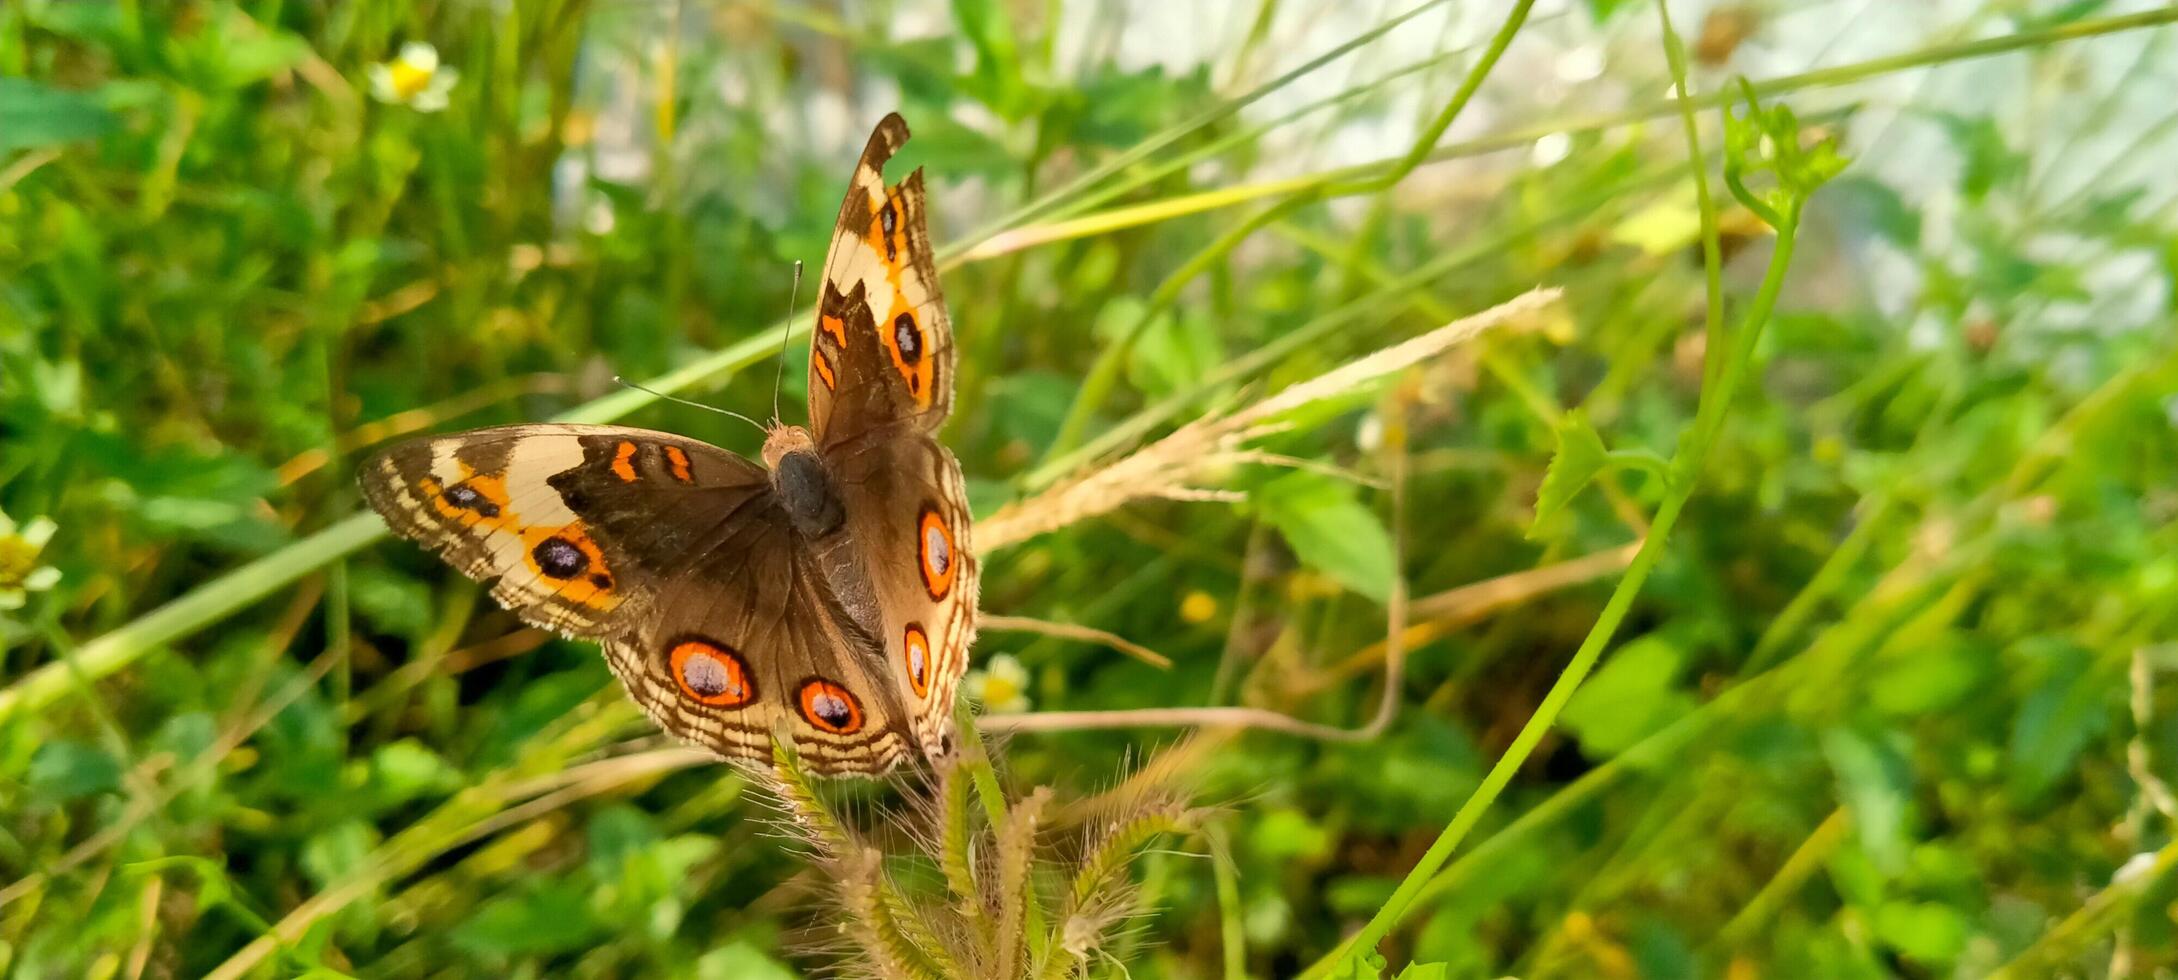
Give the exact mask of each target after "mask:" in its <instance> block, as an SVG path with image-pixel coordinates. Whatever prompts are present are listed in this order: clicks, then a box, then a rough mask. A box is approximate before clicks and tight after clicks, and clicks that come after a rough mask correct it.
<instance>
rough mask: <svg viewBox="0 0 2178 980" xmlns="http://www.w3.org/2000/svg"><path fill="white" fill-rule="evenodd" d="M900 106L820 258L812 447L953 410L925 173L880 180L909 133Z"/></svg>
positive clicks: (927, 424) (867, 156)
mask: <svg viewBox="0 0 2178 980" xmlns="http://www.w3.org/2000/svg"><path fill="white" fill-rule="evenodd" d="M907 138H908V129H907V123H905V122H903V121H901V119H900V117H899V115H898V114H894V115H889V116H886V117H885V118H884V120H883V121H882V122H879V123H878V124H877V129H876V130H875V131H874V132H872V133H871V134H870V141H869V144H868V145H867V146H866V147H864V148H863V151H862V159H861V160H860V161H859V162H858V163H857V164H856V165H855V172H854V176H853V177H852V178H851V179H850V180H849V183H848V188H847V196H846V199H845V200H844V201H842V202H841V204H840V209H839V223H838V225H837V226H835V228H834V230H833V233H832V247H831V250H830V251H829V252H828V253H827V254H826V256H825V260H824V279H823V282H822V283H821V284H820V285H819V287H818V288H819V290H820V293H819V295H818V300H817V328H816V330H815V331H813V332H812V334H811V337H810V354H809V422H810V429H811V430H812V432H813V433H814V435H815V436H816V441H817V445H818V446H819V447H820V448H830V447H834V446H837V445H839V444H841V443H842V442H845V441H847V440H851V439H854V438H857V437H859V436H864V435H867V434H868V433H870V432H871V431H873V430H875V429H878V428H882V427H887V426H890V425H891V424H893V423H906V424H907V425H908V426H910V427H911V428H914V429H917V430H919V431H922V432H935V431H936V430H937V428H938V427H939V426H940V425H942V424H944V422H945V417H946V415H947V414H948V413H950V412H951V411H952V410H953V324H952V319H951V318H950V317H949V316H948V315H947V313H946V309H945V297H944V295H943V294H942V293H941V292H940V291H939V288H938V269H937V264H936V262H935V261H934V257H933V254H932V251H931V246H930V233H929V230H928V227H927V220H926V217H925V214H924V208H923V173H922V171H921V170H917V171H915V172H913V173H911V174H909V175H908V177H907V179H906V180H903V181H901V182H900V183H898V184H896V185H893V186H891V187H887V186H886V185H885V173H884V171H885V162H886V161H887V160H890V159H891V158H892V155H893V154H894V153H896V152H898V151H899V149H900V147H901V145H902V144H904V143H906V142H907Z"/></svg>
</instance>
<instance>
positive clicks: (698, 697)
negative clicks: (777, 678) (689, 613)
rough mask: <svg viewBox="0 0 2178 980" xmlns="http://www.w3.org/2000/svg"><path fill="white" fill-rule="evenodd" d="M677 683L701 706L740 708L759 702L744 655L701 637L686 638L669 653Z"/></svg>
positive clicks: (684, 692) (668, 657) (679, 641)
mask: <svg viewBox="0 0 2178 980" xmlns="http://www.w3.org/2000/svg"><path fill="white" fill-rule="evenodd" d="M666 656H667V659H669V660H670V661H671V662H672V664H673V680H674V681H675V682H676V683H678V684H680V686H681V693H682V694H686V695H688V697H689V699H690V700H692V701H695V702H696V703H698V704H708V705H710V706H712V707H714V708H739V707H741V706H743V705H745V704H748V703H749V702H751V701H754V700H756V684H755V682H753V681H751V680H750V679H749V665H748V664H747V663H745V662H743V661H742V659H741V655H740V654H737V653H735V652H733V651H732V650H731V649H728V648H727V647H725V646H724V645H722V644H718V643H713V642H711V641H710V640H706V639H704V638H702V637H700V636H691V637H683V638H682V639H680V640H678V641H675V642H674V644H673V646H672V647H671V649H670V650H668V652H667V654H666Z"/></svg>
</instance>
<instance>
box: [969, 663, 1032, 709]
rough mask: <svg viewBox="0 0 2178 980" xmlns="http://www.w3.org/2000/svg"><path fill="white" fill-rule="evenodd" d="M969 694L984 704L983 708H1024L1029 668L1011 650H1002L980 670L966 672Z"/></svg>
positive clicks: (1026, 705)
mask: <svg viewBox="0 0 2178 980" xmlns="http://www.w3.org/2000/svg"><path fill="white" fill-rule="evenodd" d="M966 683H967V685H968V696H969V697H970V698H973V699H975V702H976V703H977V704H980V705H982V706H983V710H985V711H993V712H999V713H1012V712H1016V711H1027V710H1028V707H1029V699H1028V668H1026V667H1023V666H1021V661H1019V660H1016V659H1014V656H1013V654H1010V653H1001V654H999V655H998V656H995V657H992V658H991V662H990V665H989V666H987V667H984V668H983V669H982V670H971V671H969V672H968V679H967V681H966Z"/></svg>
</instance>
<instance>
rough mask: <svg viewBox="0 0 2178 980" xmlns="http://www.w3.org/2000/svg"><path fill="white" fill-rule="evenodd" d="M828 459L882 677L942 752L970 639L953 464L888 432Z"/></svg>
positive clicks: (935, 448) (970, 607)
mask: <svg viewBox="0 0 2178 980" xmlns="http://www.w3.org/2000/svg"><path fill="white" fill-rule="evenodd" d="M830 462H831V465H832V467H833V471H834V474H835V479H836V480H837V481H838V483H839V487H840V494H841V496H842V497H843V498H844V499H845V501H846V504H847V508H846V509H847V523H848V527H849V529H850V531H851V533H852V536H853V539H854V543H855V545H856V546H857V547H858V548H859V549H860V554H861V556H862V562H863V564H864V565H865V567H867V568H868V569H869V570H870V580H871V582H872V583H874V585H875V590H874V591H875V593H876V596H875V597H876V600H877V606H878V611H879V616H878V619H879V620H880V621H881V622H882V623H883V624H884V626H883V627H881V628H882V629H883V630H884V634H885V635H884V636H883V637H882V638H881V639H882V640H883V641H884V642H883V648H884V651H885V658H886V660H887V661H888V671H889V672H890V673H891V675H892V676H893V677H894V678H895V679H896V680H897V686H898V688H899V689H900V692H901V698H902V700H904V701H906V702H907V703H909V704H911V705H914V706H915V708H916V710H915V711H914V712H913V713H912V716H913V719H914V729H915V736H916V739H917V740H918V741H919V742H920V743H921V744H922V746H923V748H924V750H925V751H926V752H938V751H942V750H943V746H944V745H945V744H946V736H947V734H948V732H949V731H950V726H951V723H952V717H953V711H952V708H953V698H954V696H955V694H956V693H957V692H958V691H959V687H960V680H961V676H962V675H963V674H965V673H966V672H967V670H968V648H969V646H970V645H971V644H972V643H973V642H974V641H975V632H976V597H977V592H978V589H979V580H980V571H981V570H980V568H979V566H978V563H977V561H976V555H975V548H974V544H973V542H972V541H971V540H970V534H971V531H970V526H969V523H970V522H969V515H968V503H967V494H966V492H965V489H964V486H963V483H962V480H961V475H960V464H959V463H958V462H956V461H955V460H954V459H953V454H952V453H950V452H947V451H946V449H945V447H944V446H941V445H939V444H938V442H937V441H936V440H934V439H932V438H930V437H929V436H927V435H924V434H922V433H920V432H894V433H891V434H889V435H887V436H886V437H885V438H882V439H877V440H872V441H871V442H869V443H866V444H863V445H861V446H859V447H857V448H856V449H855V450H853V451H850V452H845V453H841V454H838V455H837V457H836V458H834V459H833V460H831V461H830Z"/></svg>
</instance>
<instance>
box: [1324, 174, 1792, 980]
mask: <svg viewBox="0 0 2178 980" xmlns="http://www.w3.org/2000/svg"><path fill="white" fill-rule="evenodd" d="M1696 159H1699V157H1698V156H1697V157H1696ZM1781 218H1782V223H1781V225H1780V226H1779V227H1778V229H1777V251H1776V252H1775V254H1773V255H1772V256H1771V257H1770V266H1769V269H1768V270H1767V271H1766V272H1765V273H1764V274H1763V277H1762V286H1761V288H1760V290H1759V291H1757V292H1756V294H1755V300H1754V305H1753V306H1752V307H1751V308H1750V309H1749V310H1748V311H1747V315H1746V317H1745V319H1744V320H1743V321H1742V323H1741V324H1740V326H1739V329H1738V330H1737V332H1736V333H1737V336H1736V337H1735V340H1734V343H1733V345H1732V349H1731V351H1730V353H1729V354H1728V355H1725V356H1727V357H1728V358H1729V359H1728V360H1727V361H1726V362H1725V365H1724V367H1723V368H1722V369H1721V371H1720V372H1719V375H1718V383H1717V385H1716V387H1715V388H1713V389H1707V390H1704V391H1703V393H1702V401H1701V405H1700V407H1699V408H1697V409H1696V410H1695V416H1694V424H1693V427H1692V429H1691V431H1690V432H1689V433H1688V435H1687V439H1686V441H1685V442H1684V443H1682V444H1681V445H1680V447H1679V451H1678V453H1677V454H1676V455H1675V456H1674V458H1673V463H1672V476H1671V478H1670V480H1669V481H1668V487H1667V490H1666V493H1665V496H1664V499H1663V501H1662V503H1661V504H1659V505H1658V507H1657V510H1656V518H1655V520H1654V522H1653V523H1652V524H1651V526H1650V529H1649V536H1648V538H1647V540H1645V541H1644V542H1643V543H1642V545H1641V551H1640V553H1639V554H1636V555H1635V556H1634V560H1633V563H1632V564H1631V565H1629V566H1627V568H1626V577H1625V578H1623V579H1621V580H1619V584H1618V587H1617V588H1616V589H1615V590H1613V591H1612V593H1611V598H1610V600H1609V601H1608V602H1606V603H1605V604H1604V607H1603V614H1602V615H1601V616H1599V617H1598V618H1597V620H1596V625H1595V626H1594V627H1593V628H1592V629H1590V630H1589V633H1588V637H1587V639H1585V640H1583V641H1582V642H1581V646H1580V649H1579V650H1578V651H1576V652H1575V653H1574V654H1573V659H1572V661H1571V662H1569V663H1567V664H1566V667H1565V670H1564V671H1562V672H1560V673H1559V675H1558V680H1557V681H1556V682H1555V683H1553V684H1552V685H1551V687H1550V691H1549V692H1548V693H1546V694H1545V695H1543V701H1542V703H1541V704H1539V705H1537V706H1536V708H1535V713H1534V715H1532V716H1530V717H1529V719H1528V722H1527V724H1526V725H1524V726H1522V727H1521V729H1520V734H1519V735H1517V736H1515V737H1514V738H1513V742H1512V745H1511V746H1510V747H1508V748H1507V749H1506V750H1505V754H1504V755H1502V756H1500V757H1499V758H1498V761H1497V764H1496V765H1494V766H1492V767H1491V768H1490V772H1489V774H1488V775H1486V776H1484V777H1483V780H1482V784H1481V785H1480V786H1479V787H1477V788H1476V790H1475V792H1474V793H1473V794H1472V795H1470V796H1469V797H1468V798H1467V802H1465V803H1463V804H1461V806H1460V809H1459V811H1458V812H1457V813H1455V814H1453V816H1452V822H1451V823H1449V824H1447V825H1446V826H1445V829H1444V831H1443V833H1441V834H1439V835H1438V837H1437V840H1436V841H1435V842H1434V843H1432V844H1430V846H1429V850H1428V851H1427V852H1425V853H1424V854H1423V855H1422V859H1421V860H1420V861H1419V862H1417V863H1416V864H1415V866H1414V868H1413V870H1411V871H1409V872H1408V873H1407V876H1406V878H1405V880H1403V881H1401V882H1400V883H1399V887H1398V889H1397V890H1395V891H1394V892H1392V896H1391V898H1390V900H1388V901H1386V902H1385V903H1384V905H1383V907H1382V908H1379V909H1377V912H1376V915H1374V916H1373V917H1371V918H1370V919H1369V922H1368V924H1366V925H1364V926H1362V928H1361V931H1360V932H1357V933H1355V934H1354V935H1353V936H1352V937H1351V938H1349V939H1348V940H1347V941H1346V942H1344V943H1342V944H1340V945H1339V946H1338V947H1337V948H1336V949H1334V950H1332V951H1331V953H1329V954H1328V955H1326V956H1325V957H1324V958H1323V959H1321V960H1318V961H1317V962H1316V964H1315V965H1314V966H1312V967H1310V968H1309V970H1308V972H1306V973H1304V974H1302V976H1303V977H1322V976H1324V975H1325V974H1326V973H1327V972H1328V971H1329V970H1330V968H1331V967H1332V966H1333V965H1335V964H1337V963H1338V962H1339V961H1340V960H1341V959H1343V958H1344V957H1345V956H1346V955H1347V954H1348V953H1349V952H1350V951H1352V950H1357V949H1373V948H1375V946H1376V944H1377V943H1378V942H1380V941H1382V940H1383V938H1384V936H1385V935H1386V934H1387V933H1389V932H1390V931H1391V928H1392V927H1393V926H1394V925H1397V924H1398V923H1399V921H1400V920H1401V919H1402V918H1404V917H1405V916H1406V913H1407V911H1408V910H1409V909H1410V908H1411V907H1412V906H1413V904H1414V901H1415V898H1416V896H1417V894H1418V893H1419V892H1420V891H1421V890H1422V889H1423V888H1424V887H1425V886H1426V885H1428V883H1429V880H1430V878H1431V877H1432V876H1434V875H1435V874H1436V873H1437V869H1439V868H1441V867H1443V866H1444V864H1445V862H1446V861H1447V860H1448V859H1450V858H1451V856H1452V852H1453V851H1455V850H1457V849H1458V847H1459V845H1460V842H1461V841H1462V840H1464V839H1465V838H1466V836H1467V834H1468V832H1469V831H1471V830H1473V829H1474V827H1475V824H1476V823H1478V822H1479V821H1481V819H1482V815H1483V814H1484V813H1485V812H1487V811H1488V810H1489V808H1490V805H1491V804H1493V803H1495V802H1496V801H1497V797H1498V795H1499V794H1500V793H1503V792H1504V790H1505V787H1506V785H1507V784H1509V783H1511V782H1512V777H1513V774H1514V773H1515V772H1518V771H1519V769H1520V767H1521V766H1522V765H1523V764H1525V763H1526V762H1527V759H1528V756H1529V755H1531V754H1533V753H1534V751H1535V747H1536V745H1537V744H1539V743H1540V742H1541V741H1542V740H1543V736H1544V735H1546V734H1548V733H1549V731H1550V728H1551V726H1552V724H1553V723H1555V722H1556V721H1557V718H1558V713H1559V712H1560V711H1562V710H1564V708H1565V704H1566V702H1567V701H1569V700H1571V699H1572V697H1573V692H1574V690H1575V689H1577V688H1579V687H1580V684H1581V682H1582V681H1583V680H1586V679H1587V677H1588V673H1589V671H1590V670H1593V669H1594V668H1595V665H1596V661H1597V660H1598V659H1600V658H1601V657H1602V656H1603V648H1604V646H1605V645H1607V644H1608V643H1610V641H1611V637H1612V635H1613V634H1614V633H1615V632H1617V630H1618V624H1619V623H1620V622H1621V621H1623V620H1624V619H1625V618H1626V613H1627V612H1628V611H1629V610H1630V609H1631V608H1632V607H1633V600H1634V597H1635V596H1636V595H1638V594H1639V593H1640V591H1641V586H1642V584H1643V583H1644V582H1646V581H1647V580H1648V577H1649V573H1650V572H1651V571H1654V570H1655V568H1656V563H1657V562H1658V561H1660V560H1661V559H1662V557H1663V552H1664V547H1665V545H1666V543H1667V542H1669V541H1670V538H1671V529H1672V527H1673V525H1675V524H1677V523H1678V520H1679V515H1680V513H1681V512H1682V511H1683V510H1684V509H1685V508H1686V503H1687V499H1688V498H1689V497H1690V496H1691V495H1692V494H1693V490H1694V485H1695V479H1694V477H1695V476H1696V475H1697V474H1699V472H1700V471H1701V465H1702V461H1703V460H1704V459H1706V458H1707V456H1708V454H1709V450H1710V447H1711V446H1712V445H1713V444H1714V443H1715V441H1716V437H1717V433H1718V432H1720V431H1722V429H1723V425H1724V420H1725V418H1726V412H1727V407H1728V406H1729V405H1730V404H1731V401H1732V396H1733V395H1734V394H1736V393H1737V391H1738V389H1739V386H1740V383H1741V382H1742V381H1743V380H1744V379H1745V377H1746V374H1747V368H1748V364H1749V362H1750V361H1752V360H1753V354H1754V345H1755V341H1756V339H1758V338H1759V336H1760V335H1761V331H1762V326H1763V324H1764V323H1766V322H1767V321H1768V320H1769V316H1770V311H1771V310H1772V309H1773V308H1775V306H1776V304H1777V296H1778V292H1779V291H1780V290H1781V289H1782V288H1783V286H1784V281H1785V270H1786V269H1787V268H1789V267H1790V266H1791V264H1792V243H1793V235H1794V232H1795V230H1796V227H1795V225H1796V222H1797V220H1798V212H1797V211H1796V210H1795V211H1790V212H1787V213H1785V214H1783V215H1781ZM1716 353H1719V352H1716V351H1712V354H1716Z"/></svg>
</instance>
